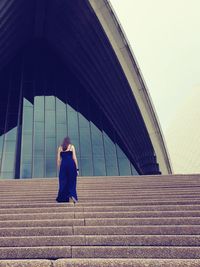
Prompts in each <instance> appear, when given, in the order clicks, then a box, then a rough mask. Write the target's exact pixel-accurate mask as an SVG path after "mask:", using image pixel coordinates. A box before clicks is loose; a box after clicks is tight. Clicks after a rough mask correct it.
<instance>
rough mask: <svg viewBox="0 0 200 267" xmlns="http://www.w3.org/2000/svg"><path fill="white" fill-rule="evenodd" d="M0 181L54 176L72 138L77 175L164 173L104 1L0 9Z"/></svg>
mask: <svg viewBox="0 0 200 267" xmlns="http://www.w3.org/2000/svg"><path fill="white" fill-rule="evenodd" d="M0 15H1V20H2V22H1V26H0V27H1V30H0V59H1V66H0V101H1V106H0V135H1V136H0V163H1V165H0V166H1V177H2V178H30V177H55V176H56V175H57V170H56V160H55V157H56V150H57V147H58V145H59V144H60V143H61V141H62V139H63V138H64V137H65V136H66V135H69V136H70V137H71V139H72V142H73V143H74V144H75V147H76V149H77V156H78V160H79V166H80V174H81V175H83V176H84V175H86V176H87V175H91V176H93V175H97V176H98V175H133V174H134V175H135V174H159V173H162V174H168V173H171V166H170V162H169V158H168V154H167V151H166V147H165V143H164V140H163V135H162V132H161V129H160V126H159V122H158V119H157V117H156V114H155V111H154V108H153V105H152V102H151V99H150V96H149V94H148V90H147V88H146V85H145V83H144V80H143V78H142V75H141V72H140V70H139V67H138V64H137V62H136V60H135V58H134V56H133V53H132V51H131V49H130V46H129V44H128V42H127V39H126V37H125V35H124V33H123V31H122V29H121V27H120V24H119V22H118V20H117V18H116V15H115V14H114V12H113V9H112V7H111V5H110V4H109V2H108V1H107V0H84V1H83V0H73V1H66V0H60V1H55V0H49V1H47V0H29V1H26V0H13V1H9V0H5V1H3V2H1V5H0Z"/></svg>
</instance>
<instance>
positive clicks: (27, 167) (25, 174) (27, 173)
mask: <svg viewBox="0 0 200 267" xmlns="http://www.w3.org/2000/svg"><path fill="white" fill-rule="evenodd" d="M31 167H32V164H25V163H23V164H22V165H21V177H22V178H31V177H32V170H31Z"/></svg>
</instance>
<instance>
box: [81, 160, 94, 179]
mask: <svg viewBox="0 0 200 267" xmlns="http://www.w3.org/2000/svg"><path fill="white" fill-rule="evenodd" d="M81 175H83V176H92V175H93V168H92V161H91V158H81Z"/></svg>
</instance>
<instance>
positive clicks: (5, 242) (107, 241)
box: [0, 235, 200, 247]
mask: <svg viewBox="0 0 200 267" xmlns="http://www.w3.org/2000/svg"><path fill="white" fill-rule="evenodd" d="M0 243H1V247H37V246H38V247H39V246H86V245H87V246H177V247H185V246H190V247H197V246H200V235H100V236H99V235H88V236H84V235H62V236H56V235H54V236H22V237H20V236H17V237H13V236H12V237H0Z"/></svg>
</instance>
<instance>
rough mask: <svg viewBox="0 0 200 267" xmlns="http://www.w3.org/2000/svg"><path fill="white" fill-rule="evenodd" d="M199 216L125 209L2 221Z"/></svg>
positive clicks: (30, 215) (26, 215)
mask: <svg viewBox="0 0 200 267" xmlns="http://www.w3.org/2000/svg"><path fill="white" fill-rule="evenodd" d="M177 217H185V218H193V217H195V218H197V217H200V211H124V212H120V211H118V212H111V211H107V212H57V213H56V212H54V213H23V214H20V213H19V214H0V221H8V220H40V219H92V218H93V219H95V218H96V219H99V218H102V219H105V218H107V219H109V218H116V219H119V218H177Z"/></svg>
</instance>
